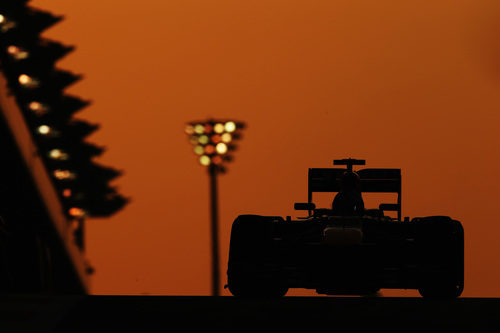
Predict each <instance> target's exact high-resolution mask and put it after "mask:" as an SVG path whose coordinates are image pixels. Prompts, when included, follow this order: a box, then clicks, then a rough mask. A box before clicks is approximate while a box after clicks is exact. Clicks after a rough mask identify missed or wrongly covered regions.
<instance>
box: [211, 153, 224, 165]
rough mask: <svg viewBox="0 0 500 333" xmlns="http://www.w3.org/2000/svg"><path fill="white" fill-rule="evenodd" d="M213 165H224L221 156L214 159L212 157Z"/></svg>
mask: <svg viewBox="0 0 500 333" xmlns="http://www.w3.org/2000/svg"><path fill="white" fill-rule="evenodd" d="M212 163H213V164H215V165H220V164H222V157H220V156H219V155H215V156H214V157H212Z"/></svg>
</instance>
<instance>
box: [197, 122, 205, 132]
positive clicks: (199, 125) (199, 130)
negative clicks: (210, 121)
mask: <svg viewBox="0 0 500 333" xmlns="http://www.w3.org/2000/svg"><path fill="white" fill-rule="evenodd" d="M194 132H195V133H196V134H203V132H205V126H203V125H202V124H196V125H194Z"/></svg>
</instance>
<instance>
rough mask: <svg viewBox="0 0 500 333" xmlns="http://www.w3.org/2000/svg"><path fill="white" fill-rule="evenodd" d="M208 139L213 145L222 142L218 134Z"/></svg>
mask: <svg viewBox="0 0 500 333" xmlns="http://www.w3.org/2000/svg"><path fill="white" fill-rule="evenodd" d="M210 139H211V140H212V142H213V143H219V142H221V140H222V138H221V136H220V135H219V134H215V135H212V137H211V138H210Z"/></svg>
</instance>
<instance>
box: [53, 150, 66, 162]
mask: <svg viewBox="0 0 500 333" xmlns="http://www.w3.org/2000/svg"><path fill="white" fill-rule="evenodd" d="M49 157H50V158H52V159H54V160H61V161H65V160H67V159H68V158H69V156H68V154H67V153H65V152H64V151H62V150H61V149H52V150H51V151H49Z"/></svg>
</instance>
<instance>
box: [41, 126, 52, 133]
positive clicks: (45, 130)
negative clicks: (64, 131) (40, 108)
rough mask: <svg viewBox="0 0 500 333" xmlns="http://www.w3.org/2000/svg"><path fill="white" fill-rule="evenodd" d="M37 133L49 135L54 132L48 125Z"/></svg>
mask: <svg viewBox="0 0 500 333" xmlns="http://www.w3.org/2000/svg"><path fill="white" fill-rule="evenodd" d="M37 132H38V133H39V134H42V135H48V134H50V133H51V132H52V129H51V128H50V126H48V125H40V126H38V128H37Z"/></svg>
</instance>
